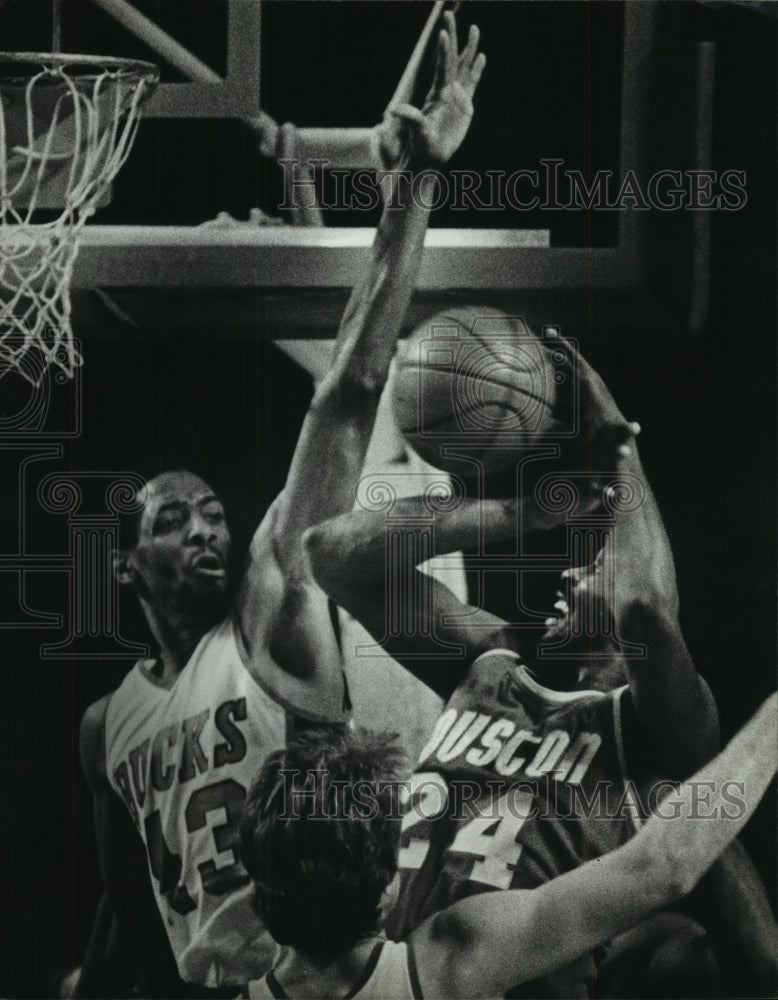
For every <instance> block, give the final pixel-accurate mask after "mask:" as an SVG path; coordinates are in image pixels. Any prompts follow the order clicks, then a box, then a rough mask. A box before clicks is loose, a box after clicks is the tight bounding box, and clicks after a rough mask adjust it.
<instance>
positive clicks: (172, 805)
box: [106, 619, 316, 987]
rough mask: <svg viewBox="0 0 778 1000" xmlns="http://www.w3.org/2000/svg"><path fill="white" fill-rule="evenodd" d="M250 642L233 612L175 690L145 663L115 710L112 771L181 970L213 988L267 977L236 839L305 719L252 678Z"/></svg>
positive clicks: (109, 734)
mask: <svg viewBox="0 0 778 1000" xmlns="http://www.w3.org/2000/svg"><path fill="white" fill-rule="evenodd" d="M239 643H240V640H239V638H238V637H237V636H236V633H235V627H234V625H233V622H232V620H231V619H230V620H227V621H225V622H224V623H222V624H221V625H219V626H217V627H216V628H214V629H212V630H211V631H210V632H208V633H207V634H206V635H205V636H204V637H203V638H202V640H201V641H200V643H199V645H198V646H197V648H196V649H195V651H194V653H193V654H192V656H191V658H190V660H189V662H188V663H187V664H186V666H185V667H184V668H183V670H182V671H181V673H180V674H179V675H178V677H177V678H176V680H175V681H174V683H173V685H172V687H169V688H168V687H164V686H161V685H160V684H159V683H158V682H156V680H155V678H154V676H153V674H151V673H150V664H149V663H144V662H140V663H137V664H136V665H135V667H134V668H133V669H132V670H131V671H130V673H129V674H128V675H127V677H126V678H125V679H124V681H123V683H122V685H121V687H119V689H118V690H117V691H116V692H115V693H114V695H113V696H112V698H111V700H110V703H109V706H108V711H107V715H106V760H107V766H108V777H109V779H110V781H111V784H112V785H113V787H114V788H115V790H116V791H117V792H118V793H119V795H121V797H122V798H123V799H124V801H125V803H126V804H127V807H128V809H129V810H130V813H131V814H132V817H133V820H134V821H135V824H136V826H137V828H138V830H139V832H140V835H141V837H142V838H143V841H144V843H145V845H146V852H147V855H148V862H149V869H150V872H151V878H152V884H153V887H154V890H155V893H156V898H157V904H158V906H159V910H160V913H161V914H162V919H163V922H164V924H165V927H166V929H167V933H168V936H169V938H170V943H171V945H172V948H173V953H174V955H175V957H176V961H177V963H178V969H179V973H180V975H181V977H182V978H183V979H184V980H186V981H187V982H191V983H197V984H199V985H202V986H208V987H216V986H221V985H224V984H237V985H240V984H242V983H246V982H248V981H249V980H251V979H256V978H257V977H258V976H261V975H262V974H263V973H264V972H266V971H267V969H268V968H270V966H271V965H272V961H273V956H274V954H275V944H274V942H273V941H272V939H271V938H270V936H269V935H268V933H267V932H266V931H265V929H264V928H263V926H262V925H261V923H260V921H259V919H258V917H257V916H256V915H255V914H254V912H253V910H252V908H251V898H252V886H251V883H250V880H249V876H248V874H247V873H246V871H245V869H244V868H243V866H242V865H241V864H240V862H239V860H238V857H237V853H236V847H235V839H236V834H237V827H238V824H239V822H240V817H241V811H242V807H243V802H244V799H245V797H246V793H247V790H248V788H249V786H250V784H251V782H252V780H253V779H254V777H255V776H256V774H257V773H258V771H259V769H260V767H261V765H262V763H263V761H264V760H265V759H266V757H267V756H268V754H270V753H272V752H273V751H274V750H278V749H280V748H282V747H283V746H285V745H286V742H287V738H288V735H290V734H289V729H290V725H293V724H294V719H295V716H294V715H292V714H291V713H289V712H287V710H286V709H285V708H284V707H283V705H282V704H280V703H279V701H278V700H277V699H276V698H274V697H273V696H271V694H270V693H268V692H267V691H265V690H263V688H261V687H260V686H259V684H258V683H257V682H256V681H255V680H254V678H253V677H252V676H251V675H250V674H249V672H248V670H247V668H246V666H245V663H244V660H243V655H245V654H243V650H242V646H240V648H239ZM307 718H309V717H307ZM312 721H316V720H312Z"/></svg>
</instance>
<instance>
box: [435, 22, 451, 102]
mask: <svg viewBox="0 0 778 1000" xmlns="http://www.w3.org/2000/svg"><path fill="white" fill-rule="evenodd" d="M448 44H449V38H448V34H447V33H446V31H445V30H443V29H441V31H440V33H439V34H438V50H437V53H436V56H435V74H434V76H433V79H432V92H433V93H435V94H439V93H440V91H441V90H442V89H443V85H444V84H445V82H446V47H447V46H448Z"/></svg>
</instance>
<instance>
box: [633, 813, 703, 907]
mask: <svg viewBox="0 0 778 1000" xmlns="http://www.w3.org/2000/svg"><path fill="white" fill-rule="evenodd" d="M649 823H651V824H656V823H662V824H663V830H662V831H660V832H659V833H660V835H659V836H657V837H656V838H654V839H653V842H652V843H650V844H649V845H648V846H647V849H645V850H644V851H643V852H642V855H641V858H640V860H639V861H638V862H637V864H634V863H633V864H632V865H631V868H632V871H631V876H632V877H631V882H632V884H634V885H641V886H643V887H644V889H643V891H644V892H645V893H646V895H647V896H648V897H649V898H648V900H647V902H648V903H649V906H650V909H651V911H652V912H654V911H656V910H661V909H663V908H664V907H667V906H672V905H673V904H674V903H676V902H678V900H679V899H683V897H684V896H688V895H689V893H690V892H692V890H693V889H694V887H695V886H696V884H697V882H698V881H699V877H698V875H695V874H694V871H693V866H692V865H690V864H689V856H688V854H687V853H686V852H685V851H684V850H681V849H679V848H678V847H677V846H676V845H675V844H674V843H673V840H672V830H673V828H674V827H675V828H677V822H675V821H673V820H665V819H663V818H661V817H658V816H654V817H652V819H651V820H650V821H649ZM664 830H666V831H667V833H668V834H669V835H670V837H669V839H668V837H666V836H662V832H664ZM642 836H647V831H646V833H645V834H643V835H642Z"/></svg>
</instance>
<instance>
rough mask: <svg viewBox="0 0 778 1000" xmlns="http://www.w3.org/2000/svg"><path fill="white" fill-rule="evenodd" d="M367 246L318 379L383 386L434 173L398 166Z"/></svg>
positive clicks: (419, 249) (420, 245)
mask: <svg viewBox="0 0 778 1000" xmlns="http://www.w3.org/2000/svg"><path fill="white" fill-rule="evenodd" d="M388 177H389V178H390V179H391V183H392V188H391V191H390V192H389V199H388V200H387V203H386V206H385V208H384V212H383V216H382V218H381V223H380V225H379V227H378V230H377V232H376V237H375V241H374V243H373V248H372V250H371V256H370V265H369V268H368V270H367V272H366V273H365V275H364V277H363V278H362V279H361V280H360V281H359V283H358V284H357V285H356V287H355V288H354V291H353V292H352V294H351V298H350V299H349V302H348V305H347V306H346V311H345V313H344V315H343V320H342V322H341V325H340V329H339V331H338V336H337V339H336V341H335V354H334V357H333V362H332V368H331V370H330V374H329V376H326V377H325V380H324V383H323V385H326V384H328V383H329V384H332V383H333V382H336V381H337V380H338V379H342V378H347V379H350V380H351V379H353V380H357V381H359V382H366V383H367V384H368V385H370V386H378V387H383V385H384V383H385V382H386V378H387V375H388V372H389V365H390V364H391V361H392V358H393V356H394V351H395V347H396V344H397V338H398V336H399V333H400V330H401V329H402V323H403V320H404V318H405V313H406V310H407V307H408V302H409V301H410V297H411V293H412V292H413V288H414V285H415V283H416V277H417V275H418V272H419V266H420V263H421V258H422V254H423V251H424V237H425V234H426V232H427V223H428V221H429V214H430V210H429V208H428V207H426V206H428V205H431V204H433V202H434V199H435V194H436V186H437V183H438V182H437V177H436V176H435V175H434V174H433V173H431V172H429V173H423V174H418V173H415V172H414V171H411V170H407V171H406V170H400V171H397V172H394V173H392V174H391V175H388Z"/></svg>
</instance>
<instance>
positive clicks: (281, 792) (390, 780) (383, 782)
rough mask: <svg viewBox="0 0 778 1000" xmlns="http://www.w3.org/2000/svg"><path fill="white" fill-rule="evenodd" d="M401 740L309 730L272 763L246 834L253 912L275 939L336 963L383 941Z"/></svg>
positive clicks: (252, 793) (256, 791)
mask: <svg viewBox="0 0 778 1000" xmlns="http://www.w3.org/2000/svg"><path fill="white" fill-rule="evenodd" d="M404 773H405V758H404V755H403V753H402V751H401V750H400V748H399V746H398V743H397V736H396V735H395V734H392V733H387V732H382V733H378V732H371V731H370V730H366V729H346V730H343V729H337V730H335V729H313V730H308V731H306V732H304V733H302V734H300V735H299V736H297V737H295V738H294V739H293V740H291V741H290V742H289V744H288V745H287V747H286V748H285V749H284V750H279V751H277V752H276V753H274V754H271V755H270V757H268V758H267V760H266V761H265V763H264V765H263V766H262V769H261V771H260V772H259V774H258V775H257V777H256V779H255V780H254V782H253V784H252V786H251V789H250V790H249V793H248V797H247V799H246V804H245V806H244V812H243V819H242V821H241V825H240V830H239V834H238V846H239V850H240V856H241V860H242V862H243V864H244V866H245V868H246V870H247V871H248V872H249V874H250V875H251V877H252V879H253V880H254V885H255V897H254V906H255V909H256V911H257V913H258V915H259V917H260V918H261V920H262V921H263V923H264V924H265V926H266V927H267V929H268V930H269V931H270V933H271V934H272V936H273V938H274V939H275V940H276V941H277V942H278V943H279V944H284V945H291V946H292V947H294V948H297V949H298V950H299V951H301V952H303V953H304V954H308V955H311V956H314V957H316V958H317V959H319V960H329V959H331V958H333V957H334V956H336V955H338V954H340V953H341V952H343V951H345V950H347V949H349V948H352V947H353V946H354V945H355V944H357V943H358V942H359V941H361V940H362V939H364V938H366V937H369V936H370V935H371V934H375V933H376V932H377V931H378V929H379V928H380V925H381V906H380V904H381V897H382V895H383V893H384V890H385V889H386V887H387V886H388V885H389V883H390V882H391V880H392V879H393V877H394V875H395V873H396V871H397V845H398V840H399V834H400V812H399V808H398V795H397V792H398V790H399V788H400V781H401V777H402V775H404Z"/></svg>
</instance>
